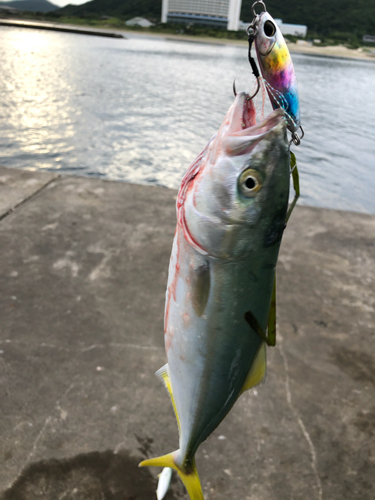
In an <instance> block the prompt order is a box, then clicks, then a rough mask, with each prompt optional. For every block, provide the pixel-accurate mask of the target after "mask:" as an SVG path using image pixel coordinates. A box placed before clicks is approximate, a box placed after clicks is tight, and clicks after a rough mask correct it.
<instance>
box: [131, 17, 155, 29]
mask: <svg viewBox="0 0 375 500" xmlns="http://www.w3.org/2000/svg"><path fill="white" fill-rule="evenodd" d="M125 24H126V26H139V27H140V28H149V27H150V26H154V25H153V23H151V22H150V21H149V20H148V19H145V18H144V17H133V19H129V21H126V23H125Z"/></svg>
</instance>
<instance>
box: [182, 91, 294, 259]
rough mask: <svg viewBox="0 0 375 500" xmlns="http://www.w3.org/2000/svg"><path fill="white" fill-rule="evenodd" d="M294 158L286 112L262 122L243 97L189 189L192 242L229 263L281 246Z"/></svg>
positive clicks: (186, 223)
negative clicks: (287, 128) (291, 151)
mask: <svg viewBox="0 0 375 500" xmlns="http://www.w3.org/2000/svg"><path fill="white" fill-rule="evenodd" d="M289 159H290V157H289V145H288V140H287V135H286V121H285V119H284V114H283V111H282V110H280V109H278V110H275V111H273V112H272V113H271V114H270V115H269V116H268V117H267V118H266V119H265V120H263V121H261V122H260V123H257V122H256V116H255V107H254V104H253V101H252V100H251V99H250V97H249V95H248V94H246V93H244V92H242V93H240V94H238V95H237V97H236V99H235V101H234V103H233V105H232V106H231V108H230V109H229V111H228V113H227V116H226V117H225V119H224V122H223V124H222V126H221V128H220V129H219V131H218V133H217V135H216V136H215V137H214V138H213V139H212V140H211V142H210V143H209V146H208V147H207V149H206V152H205V154H204V156H203V157H202V159H201V161H200V166H199V169H198V170H197V171H196V173H195V175H194V176H193V177H192V178H191V180H190V181H189V182H188V184H187V185H185V187H184V200H183V204H181V205H180V207H181V209H182V212H181V213H180V217H179V220H180V221H181V222H182V225H183V227H184V232H185V237H186V239H187V240H188V241H189V242H190V243H191V244H192V246H194V247H195V248H196V249H197V250H198V251H200V252H201V253H206V254H209V255H212V256H215V257H219V258H225V259H241V258H245V257H246V256H247V255H248V254H249V253H250V252H252V251H255V250H260V249H261V248H264V247H269V246H272V245H275V244H276V243H280V240H281V236H282V232H283V229H284V227H285V218H286V212H287V206H288V198H289V178H290V164H289ZM180 194H181V191H180Z"/></svg>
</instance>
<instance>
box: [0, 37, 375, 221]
mask: <svg viewBox="0 0 375 500" xmlns="http://www.w3.org/2000/svg"><path fill="white" fill-rule="evenodd" d="M0 47H1V49H0V65H1V69H2V78H1V79H0V110H1V117H0V163H1V164H4V165H6V166H10V167H19V168H29V169H30V168H32V169H49V170H60V171H62V172H68V173H78V174H85V175H93V176H102V177H104V178H108V179H121V180H126V181H130V182H146V183H153V184H159V185H164V186H168V187H172V188H177V187H178V185H179V183H180V180H181V177H182V175H183V173H184V171H185V170H186V168H187V167H188V166H189V164H190V163H191V161H192V160H193V159H194V157H195V156H196V155H197V154H198V153H199V152H200V150H201V149H202V148H203V146H204V145H205V143H206V142H207V140H208V139H209V138H210V137H211V135H212V134H213V133H214V132H215V131H216V130H217V128H218V127H219V125H220V124H221V121H222V119H223V117H224V116H225V114H226V111H227V109H228V107H229V106H230V104H231V103H232V102H233V93H232V82H233V80H234V79H236V86H237V88H238V89H239V90H241V89H244V90H248V91H250V90H251V89H252V87H253V80H252V78H253V77H252V76H251V71H250V69H249V67H248V63H247V59H246V57H247V54H246V47H243V48H242V47H234V46H230V45H227V46H222V45H208V44H200V43H188V42H184V41H171V40H164V39H161V38H160V39H159V38H155V39H152V38H142V37H140V36H136V35H132V38H130V39H129V40H121V39H106V38H103V39H102V38H99V37H85V36H82V35H73V34H65V33H54V32H43V31H40V32H39V31H37V30H21V29H16V28H5V27H1V29H0ZM293 59H294V62H295V66H296V72H297V76H298V79H299V86H300V95H301V105H302V119H303V126H304V129H305V131H306V136H305V139H304V140H303V143H302V145H301V146H300V147H299V148H295V150H296V154H297V159H298V162H299V168H300V174H301V190H302V197H301V202H302V203H304V204H309V205H316V206H326V207H333V208H340V209H347V210H359V211H364V212H371V213H375V198H374V196H373V193H374V191H375V176H374V173H373V171H374V166H375V161H374V142H375V131H374V127H372V126H371V125H372V121H373V117H374V116H375V91H374V86H373V83H372V82H373V77H374V73H375V65H374V64H373V63H372V62H363V61H346V60H339V59H328V58H318V57H311V56H303V55H294V56H293ZM370 123H371V125H370Z"/></svg>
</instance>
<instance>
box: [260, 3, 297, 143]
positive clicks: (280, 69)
mask: <svg viewBox="0 0 375 500" xmlns="http://www.w3.org/2000/svg"><path fill="white" fill-rule="evenodd" d="M253 36H254V44H255V49H256V53H257V58H258V62H259V66H260V70H261V73H262V76H263V82H264V84H265V87H266V89H267V93H268V96H269V98H270V101H271V104H272V107H273V109H277V108H282V109H284V111H285V118H286V120H287V124H288V129H289V130H290V132H291V133H292V134H294V133H296V132H297V130H298V129H299V128H300V127H301V111H300V99H299V93H298V84H297V78H296V74H295V71H294V66H293V61H292V58H291V56H290V52H289V49H288V46H287V44H286V42H285V39H284V37H283V35H282V33H281V30H280V28H279V27H278V26H277V24H276V21H275V20H274V19H273V17H272V16H271V15H270V14H269V13H268V12H266V11H264V12H262V13H261V14H259V16H258V17H257V18H256V20H255V23H254V26H253ZM302 132H303V131H302Z"/></svg>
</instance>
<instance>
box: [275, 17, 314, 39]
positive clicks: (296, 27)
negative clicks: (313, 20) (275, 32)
mask: <svg viewBox="0 0 375 500" xmlns="http://www.w3.org/2000/svg"><path fill="white" fill-rule="evenodd" d="M275 21H276V24H277V25H278V27H279V28H280V31H281V33H282V34H283V35H293V36H300V37H302V38H305V37H306V35H307V26H305V25H304V24H287V23H283V22H282V20H281V19H275Z"/></svg>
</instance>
